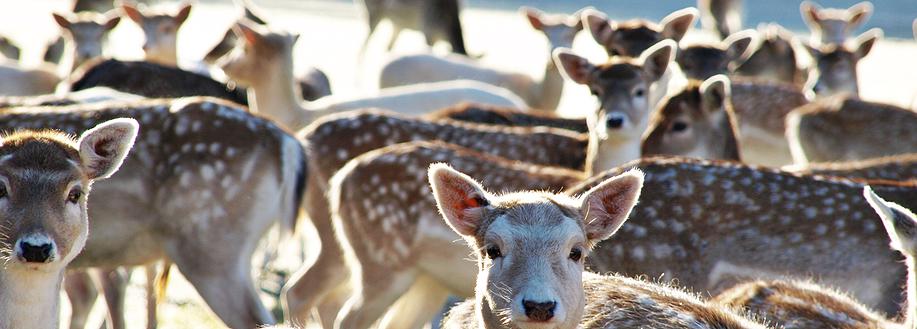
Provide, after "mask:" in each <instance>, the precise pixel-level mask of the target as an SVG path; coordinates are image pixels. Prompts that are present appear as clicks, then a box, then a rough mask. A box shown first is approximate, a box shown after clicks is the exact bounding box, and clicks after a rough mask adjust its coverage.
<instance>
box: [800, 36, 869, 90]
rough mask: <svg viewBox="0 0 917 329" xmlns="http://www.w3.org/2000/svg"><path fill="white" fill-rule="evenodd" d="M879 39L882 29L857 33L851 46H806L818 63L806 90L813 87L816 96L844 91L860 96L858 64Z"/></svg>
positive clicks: (810, 75) (813, 69)
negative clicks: (858, 34)
mask: <svg viewBox="0 0 917 329" xmlns="http://www.w3.org/2000/svg"><path fill="white" fill-rule="evenodd" d="M880 38H882V30H881V29H871V30H869V31H866V32H864V33H863V34H861V35H860V36H858V37H857V38H856V40H854V43H853V44H852V45H848V44H831V45H821V46H812V45H807V46H806V49H807V50H808V51H809V54H810V55H812V58H813V59H814V63H815V64H814V67H813V68H812V70H811V72H810V74H809V79H808V81H807V82H806V90H812V92H814V93H815V96H817V97H826V96H832V95H839V94H845V93H846V94H851V95H855V96H856V95H859V92H860V90H859V77H858V74H857V65H858V64H859V62H860V60H861V59H863V57H866V55H869V53H870V51H872V48H873V46H874V45H875V44H876V42H877V41H878V40H879V39H880Z"/></svg>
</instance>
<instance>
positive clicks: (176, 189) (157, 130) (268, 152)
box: [0, 98, 306, 328]
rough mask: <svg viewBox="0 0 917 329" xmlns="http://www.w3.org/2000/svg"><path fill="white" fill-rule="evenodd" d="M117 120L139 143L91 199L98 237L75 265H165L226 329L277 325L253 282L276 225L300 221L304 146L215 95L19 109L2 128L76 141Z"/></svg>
mask: <svg viewBox="0 0 917 329" xmlns="http://www.w3.org/2000/svg"><path fill="white" fill-rule="evenodd" d="M118 117H131V118H135V119H136V120H137V121H138V122H140V125H141V130H140V135H139V136H138V138H137V143H136V144H135V145H134V149H133V150H134V151H133V152H132V153H131V156H129V157H127V159H126V160H125V161H124V164H123V165H122V167H121V170H120V171H119V173H118V174H117V175H115V176H114V177H112V178H111V179H109V180H108V181H107V182H105V183H99V184H96V185H95V186H93V195H94V196H95V197H97V199H96V200H105V201H107V202H100V203H95V202H90V205H89V215H90V216H91V217H92V219H93V220H92V222H91V223H90V231H92V232H93V233H92V236H90V238H89V240H88V241H87V244H86V249H85V250H84V251H83V253H81V254H80V256H79V257H77V258H76V259H74V261H73V263H72V266H71V267H73V268H74V269H84V268H86V267H102V268H113V267H116V266H138V265H145V264H148V263H151V262H153V261H156V260H160V259H163V258H167V259H168V260H170V261H173V262H174V263H175V265H176V266H177V267H178V269H179V270H180V271H181V272H182V274H183V275H184V276H185V277H187V278H188V280H189V281H190V282H191V283H192V285H193V286H194V287H195V289H196V290H197V291H198V292H199V293H200V294H201V296H202V297H203V299H204V300H205V301H206V302H207V304H208V305H209V306H210V308H211V309H212V310H213V311H214V312H215V313H216V314H217V315H218V316H219V317H220V319H221V320H223V322H224V323H226V325H227V326H229V327H233V328H252V327H255V326H257V325H261V324H270V323H272V322H273V318H272V316H271V315H270V313H268V312H267V310H266V309H265V308H264V306H263V305H262V304H261V301H260V300H259V297H258V295H257V293H256V291H255V288H254V286H253V284H252V281H251V280H252V279H251V255H252V253H253V251H254V248H255V246H256V244H257V242H258V240H259V239H260V238H261V236H262V235H263V234H264V233H265V232H266V231H267V230H268V229H269V228H270V227H271V226H272V225H273V224H274V223H276V222H278V221H279V222H282V223H285V226H286V227H290V226H291V225H293V223H294V222H295V220H296V218H297V217H298V213H299V206H300V200H301V196H302V193H303V189H304V187H303V184H304V183H303V182H304V181H305V177H304V176H305V165H306V164H305V161H306V160H305V152H304V150H303V148H302V145H301V144H300V143H299V141H298V140H296V138H295V137H293V136H290V135H289V134H287V133H286V132H285V131H284V130H282V129H281V128H279V127H278V126H277V125H275V124H273V123H272V122H270V121H268V120H266V119H262V118H259V117H255V116H252V115H250V114H248V113H246V112H244V111H243V110H241V109H239V108H237V107H235V106H234V105H232V104H230V103H228V102H222V101H218V100H216V99H208V98H187V99H174V100H144V101H139V102H130V103H123V102H121V103H100V104H90V105H78V106H74V107H66V108H18V109H12V110H8V111H6V112H4V114H3V115H2V116H0V131H13V130H16V129H22V128H30V129H42V128H56V129H60V130H63V131H65V132H69V133H78V132H81V131H83V130H85V129H86V128H88V127H91V126H93V125H95V124H97V123H98V122H101V121H104V120H108V119H112V118H118ZM225 131H233V133H232V134H230V135H226V134H225ZM256 164H257V165H256ZM217 245H218V246H220V247H219V248H214V246H217Z"/></svg>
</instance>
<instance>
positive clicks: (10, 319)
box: [0, 119, 138, 329]
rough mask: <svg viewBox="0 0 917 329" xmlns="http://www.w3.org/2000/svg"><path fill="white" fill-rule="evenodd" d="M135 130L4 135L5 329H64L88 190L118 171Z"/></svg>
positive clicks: (0, 276) (128, 122)
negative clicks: (65, 292)
mask: <svg viewBox="0 0 917 329" xmlns="http://www.w3.org/2000/svg"><path fill="white" fill-rule="evenodd" d="M137 128H138V127H137V122H136V121H134V120H132V119H114V120H111V121H107V122H104V123H101V124H99V125H98V126H96V127H95V128H93V129H90V130H88V131H86V132H84V133H83V134H82V135H81V136H80V138H79V140H78V141H74V140H73V139H71V137H69V136H66V135H64V134H61V133H56V132H51V131H45V132H37V131H19V132H16V133H12V134H8V135H5V136H4V137H3V140H2V142H0V144H2V146H0V153H2V154H3V156H2V158H3V160H2V161H0V162H2V164H0V172H2V176H3V179H2V186H0V208H2V210H0V212H2V215H0V218H2V219H0V228H2V229H0V261H2V266H0V328H4V329H12V328H43V329H57V328H58V326H59V317H60V314H59V313H60V305H59V304H60V288H61V282H62V281H63V278H64V271H65V269H66V267H67V265H68V264H69V263H70V262H71V261H73V260H74V258H76V257H77V255H78V254H79V253H80V251H81V250H82V249H83V247H84V246H85V244H86V242H87V236H88V233H89V226H90V224H89V219H88V212H87V198H88V195H89V191H90V188H91V187H92V185H93V184H94V183H96V182H99V181H102V180H104V179H106V178H109V177H110V176H111V175H113V174H114V173H115V172H116V171H117V170H118V167H119V166H120V165H121V164H122V161H123V160H124V158H125V157H126V156H127V155H128V152H129V151H130V149H131V146H132V145H133V143H134V138H135V137H136V136H137ZM108 202H110V200H104V199H103V200H99V201H94V202H93V204H106V203H108ZM93 234H95V232H93Z"/></svg>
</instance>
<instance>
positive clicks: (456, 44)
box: [360, 0, 468, 59]
mask: <svg viewBox="0 0 917 329" xmlns="http://www.w3.org/2000/svg"><path fill="white" fill-rule="evenodd" d="M361 2H362V4H363V8H364V9H365V10H366V18H367V20H368V21H369V22H368V23H369V33H367V35H366V39H365V40H363V45H362V46H361V47H360V58H361V59H362V58H363V55H364V54H365V53H366V46H367V45H368V44H369V40H370V38H371V37H372V36H373V34H374V33H375V31H376V27H378V26H379V23H381V22H382V20H383V19H387V20H388V21H389V22H391V23H392V27H393V30H392V36H391V37H390V39H389V42H388V50H391V49H392V47H393V46H394V45H395V40H397V39H398V35H399V34H401V31H402V30H406V29H410V30H416V31H420V32H421V33H423V34H424V37H426V41H427V45H430V46H433V44H434V43H436V42H437V41H445V42H447V43H449V45H451V46H452V52H454V53H457V54H462V55H468V52H467V50H466V49H465V39H464V37H463V34H462V22H461V20H460V19H459V11H460V10H461V8H460V3H459V1H458V0H436V1H426V0H394V1H391V0H362V1H361Z"/></svg>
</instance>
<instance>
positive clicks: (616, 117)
mask: <svg viewBox="0 0 917 329" xmlns="http://www.w3.org/2000/svg"><path fill="white" fill-rule="evenodd" d="M626 124H627V116H626V115H624V113H621V112H612V113H608V115H607V116H605V127H606V128H608V129H621V128H624V126H625V125H626Z"/></svg>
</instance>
